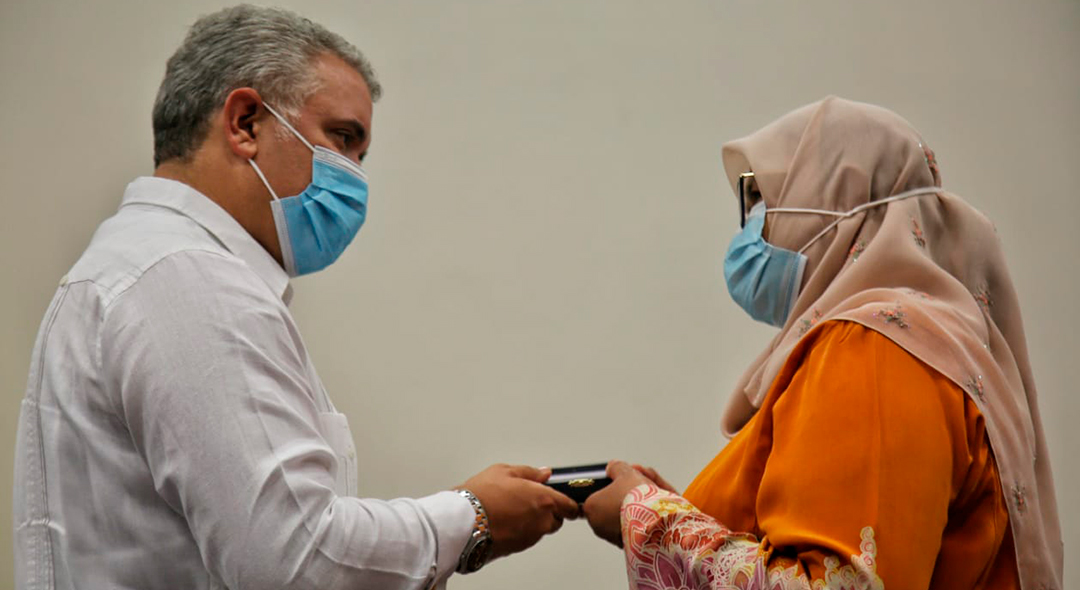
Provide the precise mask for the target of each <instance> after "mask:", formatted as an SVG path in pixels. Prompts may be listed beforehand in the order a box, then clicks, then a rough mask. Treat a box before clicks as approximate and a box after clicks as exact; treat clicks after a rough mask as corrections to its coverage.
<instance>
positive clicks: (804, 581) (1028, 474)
mask: <svg viewBox="0 0 1080 590" xmlns="http://www.w3.org/2000/svg"><path fill="white" fill-rule="evenodd" d="M723 159H724V167H725V169H726V171H727V175H728V180H729V181H731V183H732V185H733V186H734V187H735V188H736V192H737V196H738V198H739V202H740V207H741V210H740V218H741V222H742V223H743V225H744V227H743V229H742V231H741V232H740V233H739V234H738V235H737V236H736V237H735V239H734V240H733V241H732V244H731V247H730V249H729V251H728V254H727V258H726V259H725V264H724V273H725V277H726V279H727V282H728V288H729V291H730V292H731V294H732V296H733V297H734V298H735V300H736V301H737V302H738V303H739V304H740V305H741V306H742V307H743V308H744V309H745V310H746V311H747V312H748V313H750V315H751V316H752V317H754V318H755V319H758V320H761V321H765V322H768V323H770V324H773V325H775V326H777V327H780V328H781V330H780V333H779V334H778V335H777V336H776V338H775V339H774V340H773V341H772V343H771V344H770V345H769V347H768V348H767V349H766V350H765V352H763V353H762V354H761V356H760V357H758V359H757V360H756V361H755V362H754V364H753V366H751V367H750V369H749V370H748V371H747V372H746V374H744V375H743V377H742V379H741V380H740V381H739V384H738V386H737V387H736V390H735V393H734V395H733V396H732V399H731V401H730V402H729V405H728V408H727V409H726V411H725V414H724V417H723V426H724V429H725V432H726V433H727V434H728V435H729V436H732V435H733V438H732V440H731V442H730V443H729V444H728V445H727V446H726V447H725V448H724V450H723V451H722V452H721V453H720V454H719V455H717V457H716V458H715V459H714V460H713V461H712V462H711V463H710V464H709V465H708V466H707V467H705V469H704V470H703V471H702V472H701V474H699V475H698V477H697V478H696V479H695V480H694V482H693V483H691V485H690V487H689V488H688V489H687V490H686V493H685V494H684V495H683V496H682V497H680V496H678V495H676V494H675V493H674V490H673V489H671V486H670V485H668V484H666V482H664V481H663V480H662V479H661V478H659V477H658V476H657V475H656V474H655V472H652V471H651V470H646V469H641V468H638V469H632V468H630V467H629V466H628V465H626V464H625V463H622V462H612V464H611V465H609V472H610V473H611V475H612V476H613V477H614V479H615V481H614V482H613V483H612V484H611V485H610V486H608V488H607V489H605V490H603V491H602V492H599V493H597V494H594V495H593V497H591V498H590V499H589V501H588V503H586V505H585V510H586V514H587V515H588V516H589V521H590V524H592V525H593V528H594V530H595V531H596V532H597V534H598V535H600V536H601V537H604V538H607V539H608V540H610V541H612V542H615V543H616V544H621V545H624V546H625V551H626V560H627V569H628V575H629V577H630V581H631V586H632V587H636V588H642V589H647V588H648V589H651V588H686V587H689V588H776V589H784V588H811V587H812V588H852V589H853V588H884V587H885V586H888V587H890V588H932V589H945V588H948V589H958V588H964V589H966V588H995V589H996V588H1023V589H1025V590H1038V589H1042V588H1055V589H1059V590H1060V588H1061V587H1062V573H1061V571H1062V546H1061V541H1060V539H1061V536H1060V529H1059V524H1058V518H1057V507H1056V502H1055V499H1054V490H1053V482H1052V480H1051V473H1050V465H1049V458H1048V455H1047V451H1046V444H1045V440H1044V437H1043V432H1042V425H1041V421H1040V419H1039V413H1038V408H1037V404H1036V393H1035V384H1034V381H1033V380H1032V376H1031V368H1030V366H1029V363H1028V358H1027V346H1026V344H1025V341H1024V332H1023V327H1022V324H1021V321H1020V310H1019V306H1018V303H1017V300H1016V294H1015V291H1014V289H1013V286H1012V282H1011V280H1010V278H1009V275H1008V273H1007V271H1006V268H1005V261H1004V256H1003V255H1002V251H1001V247H1000V245H999V243H998V239H997V236H996V234H995V231H994V228H993V225H992V224H991V223H990V222H989V221H988V220H987V219H986V218H985V217H983V216H982V215H981V214H980V213H979V212H977V211H976V210H974V209H973V208H971V207H970V206H969V205H967V204H966V203H964V202H963V201H962V200H960V199H959V198H958V197H956V196H954V195H951V194H949V193H947V192H945V191H944V190H942V189H941V188H940V187H941V179H940V176H939V174H938V170H937V164H936V162H935V160H934V156H933V153H932V152H931V151H930V150H929V149H927V148H925V147H924V144H923V143H922V140H921V138H920V137H919V134H918V133H917V132H916V131H915V130H914V129H913V128H912V127H911V125H910V124H908V123H907V122H906V121H904V120H903V119H901V118H900V117H899V116H897V115H896V114H894V113H892V112H890V111H887V110H885V109H882V108H879V107H875V106H871V105H866V104H860V103H854V102H849V101H845V100H841V99H837V98H827V99H825V100H823V101H821V102H818V103H815V104H812V105H809V106H807V107H804V108H801V109H799V110H796V111H794V112H792V113H789V114H788V115H785V116H784V117H782V118H780V119H779V120H778V121H776V122H774V123H772V124H771V125H768V126H767V127H765V128H763V129H762V130H760V131H758V132H757V133H755V134H753V135H751V136H749V137H747V138H744V139H741V140H738V141H735V142H732V143H730V144H728V145H726V146H724V150H723Z"/></svg>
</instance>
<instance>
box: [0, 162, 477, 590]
mask: <svg viewBox="0 0 1080 590" xmlns="http://www.w3.org/2000/svg"><path fill="white" fill-rule="evenodd" d="M290 295H291V289H290V287H289V283H288V276H287V275H286V274H285V272H284V271H283V270H282V269H281V267H280V266H279V265H278V264H277V262H276V261H275V260H274V259H273V258H272V257H271V256H270V255H269V254H268V253H267V252H266V250H264V249H263V248H262V246H260V245H259V244H258V242H256V241H255V240H254V239H253V238H252V237H251V236H250V235H249V234H248V233H247V232H246V231H245V230H244V229H243V228H242V227H241V226H240V225H239V223H237V222H236V221H235V220H234V219H233V218H232V217H231V216H230V215H229V214H228V213H226V212H225V211H224V210H223V209H221V208H220V207H219V206H218V205H217V204H215V203H214V202H213V201H211V200H210V199H208V198H206V197H205V196H203V195H202V194H200V193H198V192H197V191H195V190H194V189H192V188H190V187H188V186H186V185H184V184H181V183H179V182H174V181H170V180H165V179H160V178H139V179H137V180H135V181H134V182H132V183H131V184H130V185H128V188H127V190H126V192H125V194H124V201H123V204H122V205H121V207H120V210H119V211H118V212H117V214H116V215H114V216H113V217H112V218H110V219H108V220H106V221H105V222H104V223H102V224H101V227H99V228H98V230H97V232H96V233H95V234H94V238H93V240H92V241H91V243H90V246H89V247H88V248H87V250H86V252H85V253H84V254H83V256H82V257H81V258H80V259H79V261H78V262H77V263H76V264H75V266H74V267H73V268H72V269H71V271H70V272H69V273H68V275H67V276H66V277H65V278H64V279H63V280H61V283H60V289H59V290H58V291H57V292H56V295H55V297H54V298H53V301H52V304H51V305H50V306H49V309H48V311H47V312H46V314H45V319H44V321H43V322H42V325H41V329H40V331H39V333H38V337H37V342H36V344H35V346H34V353H33V357H32V361H31V367H30V377H29V379H28V384H27V390H26V398H25V399H24V400H23V403H22V411H21V415H20V418H19V430H18V439H17V443H16V459H15V490H14V495H15V500H14V525H15V578H16V588H20V589H26V590H31V589H35V590H36V589H39V588H45V589H52V588H61V589H69V588H139V589H143V590H150V589H155V588H170V589H172V588H185V589H202V588H226V587H228V588H233V589H235V590H239V589H242V588H254V589H258V590H268V589H272V588H316V587H317V588H350V589H352V588H379V589H395V588H422V587H426V586H430V585H431V584H434V583H438V584H442V583H444V582H445V579H446V578H447V577H448V576H449V575H450V574H451V573H452V571H453V570H454V568H455V567H456V565H457V560H458V558H459V556H460V554H461V551H462V550H463V548H464V546H465V543H466V541H467V540H468V537H469V535H470V533H471V532H472V526H473V521H474V518H475V514H474V512H473V509H472V507H471V506H470V505H469V503H468V501H466V500H465V499H464V498H462V497H461V496H459V495H458V494H456V493H455V492H450V491H447V492H440V493H437V494H434V495H432V496H428V497H425V498H420V499H418V500H413V499H398V500H392V501H382V500H373V499H359V498H355V497H353V496H354V495H355V494H356V456H355V450H354V448H353V439H352V434H351V433H350V431H349V425H348V422H347V421H346V419H345V416H344V415H342V414H339V413H338V412H337V411H336V410H335V409H334V406H333V404H331V403H330V398H329V397H328V396H327V394H326V391H325V390H324V389H323V385H322V383H321V382H320V381H319V377H318V375H317V374H316V373H315V367H314V366H313V365H312V363H311V359H310V358H308V354H307V351H306V350H305V348H304V343H303V342H302V341H301V339H300V332H299V330H298V329H297V327H296V324H295V323H294V322H293V319H292V316H291V315H290V313H289V310H288V308H287V307H286V305H287V303H288V300H289V297H290Z"/></svg>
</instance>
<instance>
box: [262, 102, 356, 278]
mask: <svg viewBox="0 0 1080 590" xmlns="http://www.w3.org/2000/svg"><path fill="white" fill-rule="evenodd" d="M264 106H266V110H268V111H270V113H271V114H272V115H274V116H275V117H277V118H278V120H279V121H281V123H282V124H283V125H285V127H286V128H287V129H288V130H289V131H291V132H292V133H293V135H295V136H296V137H297V138H298V139H299V140H300V141H302V142H304V145H306V146H307V147H308V148H309V149H310V150H311V152H312V160H311V183H310V184H308V186H307V188H305V189H304V190H303V192H301V193H300V194H298V195H296V196H291V197H285V198H283V199H282V198H278V196H277V193H275V192H274V189H273V188H271V186H270V183H269V182H267V181H266V177H265V176H263V173H262V170H260V169H259V166H258V164H256V163H255V161H254V160H250V159H249V160H248V163H250V164H251V166H252V167H253V168H255V172H256V173H257V174H258V175H259V178H260V179H262V181H263V184H264V185H266V190H268V191H270V194H271V195H272V196H273V197H274V200H273V201H270V209H271V210H272V211H273V214H274V225H275V226H276V227H277V234H278V242H279V243H280V244H281V258H282V262H283V263H284V265H285V271H286V272H287V273H289V276H291V277H298V276H300V275H306V274H308V273H313V272H316V271H319V270H322V269H324V268H326V267H327V266H330V264H332V263H333V262H334V261H335V260H337V259H338V256H341V253H342V252H344V251H345V248H346V247H347V246H348V245H349V243H350V242H352V240H353V238H354V237H356V234H357V232H359V231H360V226H362V225H364V218H365V217H366V216H367V199H368V182H367V174H365V173H364V169H363V168H361V167H360V165H359V164H357V163H356V162H353V161H352V160H350V159H349V158H346V157H345V156H343V155H341V154H339V153H337V152H335V151H333V150H329V149H327V148H324V147H322V146H312V145H311V143H310V142H308V140H307V139H305V138H304V136H302V135H300V133H299V132H297V131H296V129H294V128H293V126H292V125H290V124H289V122H288V121H286V120H285V118H284V117H282V116H281V115H279V114H278V113H277V111H275V110H274V109H272V108H270V105H265V104H264Z"/></svg>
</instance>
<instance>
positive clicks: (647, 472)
mask: <svg viewBox="0 0 1080 590" xmlns="http://www.w3.org/2000/svg"><path fill="white" fill-rule="evenodd" d="M634 469H636V470H637V471H638V472H639V473H641V474H642V475H644V476H645V477H647V478H649V479H651V480H652V481H653V483H655V484H656V485H658V486H660V487H661V488H663V489H665V490H667V491H669V492H672V493H676V494H677V493H679V492H678V490H676V489H675V486H673V485H671V482H669V481H668V480H666V479H664V477H663V476H662V475H660V474H659V473H657V472H656V470H655V469H653V468H652V467H643V466H641V465H634Z"/></svg>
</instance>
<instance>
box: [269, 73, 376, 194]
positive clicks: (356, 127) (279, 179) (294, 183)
mask: <svg viewBox="0 0 1080 590" xmlns="http://www.w3.org/2000/svg"><path fill="white" fill-rule="evenodd" d="M314 68H315V73H316V76H317V78H318V80H319V87H318V90H316V91H315V93H314V94H312V95H311V96H310V97H308V99H307V100H306V101H305V102H304V104H303V105H302V106H301V108H300V110H299V113H298V117H297V118H295V119H293V118H291V117H290V121H289V122H290V123H292V124H293V126H294V127H296V130H297V131H298V132H300V134H301V135H303V136H304V138H305V139H307V140H308V141H309V142H311V144H312V145H321V146H323V147H325V148H328V149H331V150H333V151H335V152H338V153H341V154H343V155H345V156H346V157H347V158H349V159H350V160H352V161H354V162H362V161H363V159H364V156H365V155H366V154H367V150H368V145H369V144H370V143H371V93H370V91H369V90H368V86H367V83H365V82H364V78H363V77H362V76H361V75H360V73H359V72H357V71H356V70H354V69H353V68H352V66H350V65H348V64H347V63H345V62H344V61H342V60H341V59H340V58H338V57H337V56H334V55H330V54H325V55H323V56H321V57H319V58H317V59H316V60H315V62H314ZM270 106H272V107H276V106H277V105H274V104H271V105H270ZM267 122H268V123H269V124H270V125H271V126H273V127H272V128H274V132H273V133H266V134H263V135H262V136H260V137H259V151H258V154H257V156H256V158H257V159H256V162H257V163H258V164H259V167H260V168H261V169H262V170H263V173H264V174H266V178H267V180H268V181H269V182H270V186H272V187H273V188H274V191H276V192H277V194H278V196H279V197H281V198H285V197H290V196H293V195H297V194H299V193H300V192H301V191H303V190H304V189H305V188H307V185H308V184H309V183H310V182H311V150H309V149H308V148H307V146H305V145H304V144H303V142H301V141H300V140H299V139H297V138H296V136H295V135H293V134H292V133H291V132H289V131H288V129H287V128H285V126H284V125H281V123H280V122H278V121H277V119H276V118H273V116H272V115H269V114H267ZM256 182H257V180H256ZM266 198H267V200H270V199H272V198H273V197H271V196H270V195H269V194H267V195H266ZM269 210H270V209H269V207H267V212H269Z"/></svg>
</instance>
